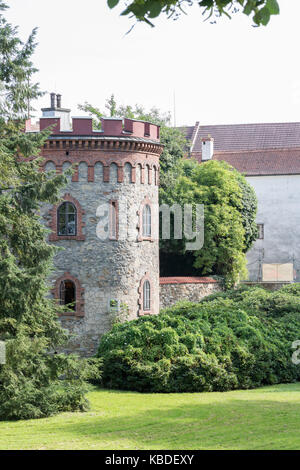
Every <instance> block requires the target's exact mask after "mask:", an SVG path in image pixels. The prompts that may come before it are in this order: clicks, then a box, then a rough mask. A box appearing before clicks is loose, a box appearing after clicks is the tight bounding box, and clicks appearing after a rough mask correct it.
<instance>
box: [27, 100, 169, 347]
mask: <svg viewBox="0 0 300 470" xmlns="http://www.w3.org/2000/svg"><path fill="white" fill-rule="evenodd" d="M52 101H53V102H54V105H53V103H52ZM52 101H51V108H46V109H44V110H43V117H42V118H41V119H40V130H42V129H44V128H46V127H48V126H50V125H52V126H53V131H52V134H51V136H50V137H49V139H48V141H47V142H46V143H45V145H44V148H43V150H42V155H43V157H44V159H45V160H44V169H45V171H49V170H56V172H62V171H64V170H66V169H67V168H68V167H70V166H71V165H74V166H75V171H74V173H73V175H72V177H70V178H69V184H68V186H67V187H66V188H65V189H64V190H63V192H62V195H61V196H62V200H61V202H60V203H59V204H57V206H45V207H44V208H43V211H42V215H43V217H44V219H45V221H46V223H47V225H48V226H49V227H50V228H51V230H52V232H51V234H50V235H49V241H50V242H53V243H55V244H56V245H57V246H59V247H62V248H64V249H63V250H61V251H59V252H58V253H57V254H56V256H55V259H54V265H55V273H54V275H53V279H52V281H53V290H52V292H53V295H54V296H55V298H57V299H58V300H59V302H60V304H61V305H67V304H69V305H70V304H71V305H73V306H72V309H71V311H66V312H65V314H63V315H61V322H62V325H63V326H64V327H66V328H68V329H69V330H70V332H71V333H72V335H73V336H72V338H71V340H70V342H69V345H68V348H67V351H77V352H79V353H80V354H82V355H90V354H93V353H94V352H95V351H96V349H97V345H98V343H99V340H100V337H101V334H103V333H105V332H107V331H108V330H109V329H110V328H111V325H112V324H113V323H114V322H115V321H122V320H126V319H133V318H137V317H138V316H140V315H146V314H157V313H158V311H159V246H158V221H159V218H158V181H159V156H160V154H161V152H162V145H161V144H160V141H159V126H157V125H154V124H151V123H148V122H142V121H136V120H132V119H124V120H123V119H119V118H118V119H114V118H108V119H103V120H102V129H101V131H94V130H93V128H92V119H91V118H89V117H77V118H76V117H74V118H72V125H70V120H69V119H68V113H69V110H67V109H63V108H61V100H60V96H59V100H58V101H57V104H59V106H55V100H54V98H53V97H52ZM27 130H30V126H28V124H27Z"/></svg>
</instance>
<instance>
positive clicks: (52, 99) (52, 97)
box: [50, 93, 55, 109]
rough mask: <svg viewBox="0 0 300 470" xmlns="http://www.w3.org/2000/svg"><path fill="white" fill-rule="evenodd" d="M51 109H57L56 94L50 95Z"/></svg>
mask: <svg viewBox="0 0 300 470" xmlns="http://www.w3.org/2000/svg"><path fill="white" fill-rule="evenodd" d="M50 100H51V105H50V107H51V109H55V93H50Z"/></svg>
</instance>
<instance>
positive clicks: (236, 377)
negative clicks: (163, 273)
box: [98, 285, 300, 392]
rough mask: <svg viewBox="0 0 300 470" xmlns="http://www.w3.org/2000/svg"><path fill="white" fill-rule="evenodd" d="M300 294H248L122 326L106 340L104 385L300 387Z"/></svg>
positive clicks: (242, 291) (288, 290)
mask: <svg viewBox="0 0 300 470" xmlns="http://www.w3.org/2000/svg"><path fill="white" fill-rule="evenodd" d="M296 339H300V288H299V287H298V286H296V285H289V286H286V287H284V288H282V289H281V290H279V291H276V292H269V291H267V290H265V289H262V288H259V287H257V288H249V287H241V288H239V289H236V290H232V291H229V292H226V293H219V294H214V295H212V296H210V297H208V298H206V299H204V300H203V301H202V302H200V303H189V302H182V303H179V304H177V305H175V306H173V307H170V308H168V309H165V310H163V311H162V312H161V313H160V314H159V315H157V316H147V317H142V318H139V319H137V320H134V321H131V322H126V323H123V324H117V325H115V326H114V327H113V329H112V330H111V331H110V332H109V333H107V334H106V335H104V336H103V337H102V339H101V342H100V346H99V350H98V357H100V358H101V359H102V360H103V375H102V385H104V386H105V387H111V388H118V389H125V390H137V391H140V392H196V391H213V390H219V391H224V390H232V389H235V388H244V389H247V388H254V387H257V386H260V385H266V384H275V383H283V382H293V381H296V380H299V379H300V367H299V366H297V365H294V364H293V363H292V361H291V356H292V349H291V343H292V342H293V341H295V340H296Z"/></svg>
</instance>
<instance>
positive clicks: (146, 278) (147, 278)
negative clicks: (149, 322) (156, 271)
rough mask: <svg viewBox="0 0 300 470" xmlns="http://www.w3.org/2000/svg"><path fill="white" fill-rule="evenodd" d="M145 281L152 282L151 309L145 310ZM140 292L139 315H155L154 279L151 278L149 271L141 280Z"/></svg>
mask: <svg viewBox="0 0 300 470" xmlns="http://www.w3.org/2000/svg"><path fill="white" fill-rule="evenodd" d="M145 281H149V283H150V310H144V289H143V287H144V283H145ZM138 293H139V300H138V304H139V311H138V315H139V316H143V315H153V313H154V312H153V281H152V279H151V276H150V273H149V271H147V272H145V274H144V276H143V277H142V279H141V280H140V285H139V288H138Z"/></svg>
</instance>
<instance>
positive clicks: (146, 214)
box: [143, 204, 151, 237]
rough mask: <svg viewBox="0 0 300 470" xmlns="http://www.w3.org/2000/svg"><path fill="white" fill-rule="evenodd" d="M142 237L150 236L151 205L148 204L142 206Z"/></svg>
mask: <svg viewBox="0 0 300 470" xmlns="http://www.w3.org/2000/svg"><path fill="white" fill-rule="evenodd" d="M143 237H151V207H150V206H149V205H148V204H146V205H145V206H144V208H143Z"/></svg>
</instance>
